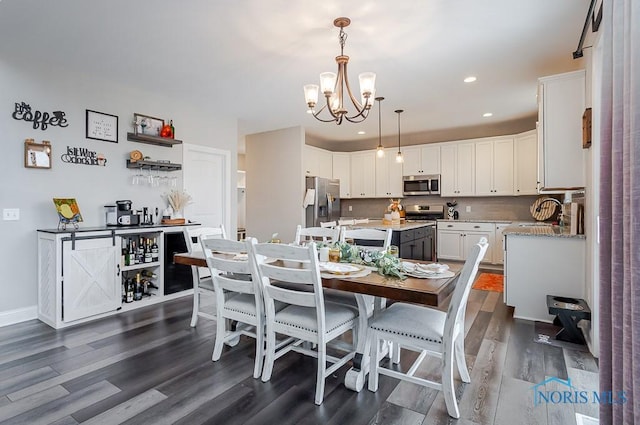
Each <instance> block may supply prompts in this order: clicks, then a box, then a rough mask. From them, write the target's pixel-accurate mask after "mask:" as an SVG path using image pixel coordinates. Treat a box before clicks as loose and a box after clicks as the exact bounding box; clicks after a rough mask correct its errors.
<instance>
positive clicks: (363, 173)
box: [351, 151, 376, 198]
mask: <svg viewBox="0 0 640 425" xmlns="http://www.w3.org/2000/svg"><path fill="white" fill-rule="evenodd" d="M375 187H376V154H375V152H374V151H371V152H357V153H353V154H351V197H352V198H372V197H374V196H375Z"/></svg>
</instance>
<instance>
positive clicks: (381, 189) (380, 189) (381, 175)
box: [376, 149, 391, 198]
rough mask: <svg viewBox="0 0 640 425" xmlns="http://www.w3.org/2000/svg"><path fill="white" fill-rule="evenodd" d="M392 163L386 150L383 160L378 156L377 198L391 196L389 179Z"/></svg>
mask: <svg viewBox="0 0 640 425" xmlns="http://www.w3.org/2000/svg"><path fill="white" fill-rule="evenodd" d="M390 166H391V163H390V162H389V150H388V149H387V150H385V153H384V156H383V157H382V158H380V157H378V156H376V196H377V197H379V198H387V197H389V196H391V188H390V187H389V182H390V181H391V180H390V178H389V173H390Z"/></svg>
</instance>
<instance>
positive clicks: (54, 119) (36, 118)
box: [11, 102, 69, 131]
mask: <svg viewBox="0 0 640 425" xmlns="http://www.w3.org/2000/svg"><path fill="white" fill-rule="evenodd" d="M11 116H12V117H13V119H14V120H18V121H26V122H30V123H32V126H33V129H34V130H37V129H38V128H39V129H40V130H42V131H44V130H46V129H47V128H48V127H67V126H68V125H69V123H68V122H67V119H66V118H65V113H64V112H62V111H53V112H51V113H49V112H41V111H34V110H32V109H31V105H29V104H28V103H25V102H16V103H15V108H14V111H13V114H11Z"/></svg>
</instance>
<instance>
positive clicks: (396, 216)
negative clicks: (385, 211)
mask: <svg viewBox="0 0 640 425" xmlns="http://www.w3.org/2000/svg"><path fill="white" fill-rule="evenodd" d="M391 223H393V224H399V223H400V212H398V211H391Z"/></svg>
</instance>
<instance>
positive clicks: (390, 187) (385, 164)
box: [376, 149, 406, 198]
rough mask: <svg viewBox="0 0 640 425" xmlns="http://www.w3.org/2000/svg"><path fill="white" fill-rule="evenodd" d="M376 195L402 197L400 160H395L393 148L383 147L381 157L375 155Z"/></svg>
mask: <svg viewBox="0 0 640 425" xmlns="http://www.w3.org/2000/svg"><path fill="white" fill-rule="evenodd" d="M403 154H404V156H405V157H406V151H405V152H403ZM376 196H377V197H380V198H388V197H391V198H398V197H402V162H397V161H396V151H395V149H385V153H384V156H383V157H382V158H379V157H378V156H377V155H376Z"/></svg>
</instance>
